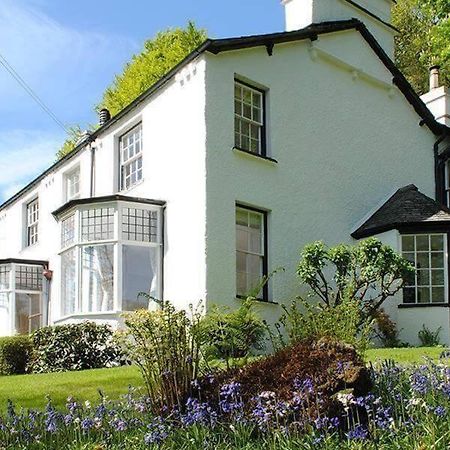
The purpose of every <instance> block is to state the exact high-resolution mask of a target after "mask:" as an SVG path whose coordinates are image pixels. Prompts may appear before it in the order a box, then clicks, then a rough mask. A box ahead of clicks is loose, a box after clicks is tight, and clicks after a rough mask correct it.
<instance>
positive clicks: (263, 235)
mask: <svg viewBox="0 0 450 450" xmlns="http://www.w3.org/2000/svg"><path fill="white" fill-rule="evenodd" d="M239 211H241V212H245V213H247V214H256V215H258V216H259V217H260V218H261V243H260V245H261V252H252V251H251V250H250V249H245V250H244V249H239V248H238V240H237V236H236V244H235V252H236V296H237V297H238V298H242V296H243V295H245V294H248V292H246V293H244V294H243V293H239V292H238V286H237V275H238V272H237V255H238V253H244V254H246V255H253V256H257V257H259V258H260V259H261V266H262V271H261V274H260V278H261V280H262V279H263V278H264V277H266V276H267V266H268V260H267V256H268V255H267V251H268V250H267V247H268V246H267V224H268V221H267V212H266V211H262V210H259V209H256V208H252V207H248V206H244V205H240V204H237V205H236V208H235V228H236V234H237V228H238V226H242V225H238V223H237V214H238V212H239ZM259 300H262V301H269V299H268V286H267V282H266V283H265V285H264V286H263V288H262V297H261V298H259Z"/></svg>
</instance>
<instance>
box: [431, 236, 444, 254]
mask: <svg viewBox="0 0 450 450" xmlns="http://www.w3.org/2000/svg"><path fill="white" fill-rule="evenodd" d="M443 248H444V236H442V235H433V236H431V250H437V251H442V249H443Z"/></svg>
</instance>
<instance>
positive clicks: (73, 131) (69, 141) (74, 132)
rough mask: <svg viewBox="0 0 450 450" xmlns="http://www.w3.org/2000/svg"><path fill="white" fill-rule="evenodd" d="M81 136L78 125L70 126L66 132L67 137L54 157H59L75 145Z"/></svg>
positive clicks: (81, 132)
mask: <svg viewBox="0 0 450 450" xmlns="http://www.w3.org/2000/svg"><path fill="white" fill-rule="evenodd" d="M81 136H83V130H82V129H81V128H80V126H79V125H75V126H73V127H70V128H69V130H68V132H67V138H66V140H65V141H64V143H63V144H62V146H61V148H60V149H59V150H58V152H57V153H56V158H57V159H61V158H63V157H64V156H66V155H67V154H69V153H70V152H71V151H73V150H74V148H75V147H76V146H77V142H78V141H79V140H80V138H81Z"/></svg>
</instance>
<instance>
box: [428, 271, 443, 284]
mask: <svg viewBox="0 0 450 450" xmlns="http://www.w3.org/2000/svg"><path fill="white" fill-rule="evenodd" d="M431 274H432V275H431V283H432V284H433V285H434V286H443V285H444V271H443V270H433V271H432V272H431Z"/></svg>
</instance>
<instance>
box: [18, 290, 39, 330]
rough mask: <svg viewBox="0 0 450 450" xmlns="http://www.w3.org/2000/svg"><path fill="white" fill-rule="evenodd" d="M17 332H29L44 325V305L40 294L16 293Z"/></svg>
mask: <svg viewBox="0 0 450 450" xmlns="http://www.w3.org/2000/svg"><path fill="white" fill-rule="evenodd" d="M15 297H16V302H15V306H16V318H15V326H16V332H17V333H19V334H28V333H31V332H33V331H35V330H37V329H38V328H39V327H40V326H41V325H42V307H41V296H40V294H22V293H16V295H15Z"/></svg>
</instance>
